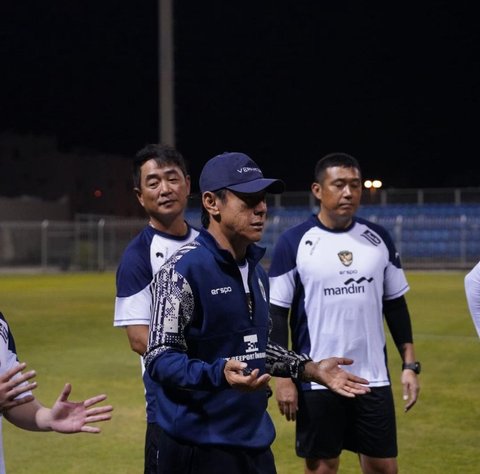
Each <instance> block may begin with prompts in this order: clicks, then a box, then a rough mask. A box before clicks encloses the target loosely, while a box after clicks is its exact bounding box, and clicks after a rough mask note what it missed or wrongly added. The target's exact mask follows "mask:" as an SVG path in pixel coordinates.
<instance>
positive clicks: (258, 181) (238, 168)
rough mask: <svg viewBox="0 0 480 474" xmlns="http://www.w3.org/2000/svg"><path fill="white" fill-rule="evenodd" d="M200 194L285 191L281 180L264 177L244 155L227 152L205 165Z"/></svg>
mask: <svg viewBox="0 0 480 474" xmlns="http://www.w3.org/2000/svg"><path fill="white" fill-rule="evenodd" d="M199 184H200V192H202V193H204V192H205V191H218V190H219V189H222V188H227V189H230V190H231V191H237V192H239V193H247V194H248V193H258V192H260V191H263V190H266V191H267V192H270V193H273V194H280V193H283V191H285V183H284V182H283V181H282V180H281V179H268V178H264V177H263V173H262V170H261V169H260V168H259V167H258V165H257V164H256V163H255V162H254V161H253V160H252V159H251V158H250V157H248V156H247V155H245V154H244V153H237V152H225V153H222V154H221V155H217V156H214V157H213V158H211V159H210V160H208V161H207V162H206V163H205V166H204V167H203V169H202V172H201V174H200V183H199Z"/></svg>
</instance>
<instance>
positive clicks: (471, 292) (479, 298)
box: [464, 262, 480, 337]
mask: <svg viewBox="0 0 480 474" xmlns="http://www.w3.org/2000/svg"><path fill="white" fill-rule="evenodd" d="M464 285H465V296H466V298H467V304H468V309H469V311H470V316H471V317H472V321H473V324H474V325H475V329H476V330H477V334H478V337H480V262H478V263H477V264H476V265H475V266H474V267H473V268H472V269H471V270H470V271H469V272H468V273H467V274H466V275H465V279H464Z"/></svg>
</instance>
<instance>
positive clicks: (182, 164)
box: [113, 144, 198, 474]
mask: <svg viewBox="0 0 480 474" xmlns="http://www.w3.org/2000/svg"><path fill="white" fill-rule="evenodd" d="M133 186H134V188H133V189H134V191H135V194H136V196H137V199H138V202H139V203H140V205H141V206H142V207H143V208H144V210H145V213H146V214H147V217H148V224H147V225H146V226H145V228H144V229H143V230H142V231H141V232H140V233H139V234H138V235H137V236H136V237H134V238H133V240H132V241H131V242H130V243H129V244H128V246H127V247H126V249H125V251H124V253H123V256H122V258H121V260H120V264H119V266H118V269H117V274H116V289H117V293H116V298H115V314H114V323H113V324H114V326H116V327H123V328H125V329H126V334H127V337H128V340H129V343H130V347H131V349H132V350H133V351H134V352H136V353H137V354H139V356H142V355H143V354H144V352H145V351H146V349H147V340H148V327H149V323H150V304H151V298H152V296H151V292H150V283H151V281H152V279H153V276H154V275H155V274H156V273H157V272H158V271H159V269H160V267H161V266H162V265H163V263H164V262H165V261H166V260H167V259H168V258H169V257H170V256H171V255H172V254H173V253H174V252H175V251H176V250H177V249H178V248H180V247H181V246H182V245H184V244H186V243H188V242H190V241H192V240H193V239H194V238H195V237H196V236H197V235H198V231H197V230H196V229H195V228H193V227H192V226H190V225H189V224H188V222H186V220H185V211H186V208H187V204H188V199H189V196H190V175H189V174H188V170H187V164H186V161H185V159H184V158H183V156H182V155H181V153H179V152H178V151H177V150H176V149H175V148H173V147H171V146H168V145H165V144H149V145H146V146H145V147H143V148H142V149H140V150H139V151H138V152H137V153H136V155H135V157H134V159H133ZM140 364H141V374H143V372H144V366H143V359H142V357H140ZM141 374H140V373H139V375H141ZM144 384H145V398H146V412H147V415H146V417H147V428H146V435H145V466H144V468H145V471H144V472H145V474H147V473H151V472H156V464H157V459H158V456H159V449H160V447H159V446H158V445H157V444H158V443H157V440H158V438H159V437H158V435H157V433H156V429H157V428H156V426H157V425H156V423H154V420H155V416H156V413H155V412H156V408H155V397H154V395H153V392H152V389H151V388H150V379H149V377H148V374H145V377H144Z"/></svg>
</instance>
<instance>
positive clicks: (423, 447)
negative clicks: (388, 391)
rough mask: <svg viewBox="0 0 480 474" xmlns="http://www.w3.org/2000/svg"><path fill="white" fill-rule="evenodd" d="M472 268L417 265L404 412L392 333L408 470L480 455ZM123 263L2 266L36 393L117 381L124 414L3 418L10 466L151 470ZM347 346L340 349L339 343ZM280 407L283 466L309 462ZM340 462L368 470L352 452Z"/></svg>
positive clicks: (438, 468) (114, 388)
mask: <svg viewBox="0 0 480 474" xmlns="http://www.w3.org/2000/svg"><path fill="white" fill-rule="evenodd" d="M463 277H464V273H461V272H452V273H450V272H449V273H417V272H409V273H408V278H409V282H410V286H411V290H410V292H409V293H408V294H407V301H408V303H409V306H410V312H411V315H412V321H413V328H414V334H415V344H416V352H417V358H418V359H419V360H421V361H422V364H423V373H422V374H421V375H420V381H421V387H422V390H421V394H420V399H419V401H418V403H417V405H416V406H415V407H414V408H413V409H412V410H411V411H410V412H409V413H404V412H403V401H402V400H401V387H400V382H399V380H400V360H399V356H398V354H397V352H396V349H395V347H394V346H393V344H392V342H391V340H390V339H389V340H388V347H389V359H390V370H391V373H392V374H393V389H394V393H395V399H396V407H397V419H398V434H399V450H400V454H399V466H400V472H402V473H405V474H424V473H426V472H428V473H429V474H455V473H461V474H469V473H472V474H473V473H477V472H479V463H480V341H479V339H478V337H477V335H476V332H475V329H474V327H473V323H472V321H471V318H470V315H469V313H468V310H467V306H466V302H465V297H464V290H463ZM114 296H115V288H114V275H113V273H98V274H97V273H95V274H94V273H91V274H59V275H2V276H0V311H2V312H3V313H4V315H5V316H6V317H7V320H8V322H9V324H10V326H11V329H12V331H13V334H14V336H15V340H16V344H17V351H18V354H19V358H20V360H22V361H25V362H27V363H28V366H29V368H32V369H35V370H36V371H37V373H38V375H37V382H38V383H39V387H38V388H37V389H36V391H35V395H36V396H37V397H38V398H39V399H40V400H41V401H42V402H43V403H44V404H45V405H47V406H51V404H53V402H54V400H55V399H56V397H57V396H58V394H59V393H60V390H61V389H62V387H63V385H64V383H65V382H71V383H72V384H73V392H72V396H71V399H73V400H79V399H83V398H86V397H89V396H92V395H95V394H97V393H101V392H104V393H107V395H108V396H109V400H108V401H109V403H111V404H112V405H114V412H113V418H112V420H111V421H110V422H108V423H104V424H102V425H101V427H102V433H101V434H99V435H88V434H76V435H69V436H65V435H59V434H57V433H31V432H27V431H22V430H19V429H18V428H15V427H13V426H12V425H10V424H9V423H8V422H7V421H4V422H3V432H4V448H5V459H6V464H7V472H8V473H9V474H26V473H28V474H31V473H35V474H47V473H48V474H59V473H62V474H65V473H67V474H70V473H71V474H74V473H82V474H85V473H89V474H90V473H92V474H97V473H102V474H109V473H112V474H114V473H115V474H137V473H138V474H141V473H142V472H143V445H144V433H145V414H144V413H145V411H144V399H143V386H142V382H141V379H140V362H139V358H138V356H137V355H136V354H134V353H133V352H131V351H130V348H129V345H128V342H127V338H126V336H125V334H124V332H123V330H121V329H116V328H114V327H113V326H112V318H113V303H114ZM336 355H340V354H336ZM270 412H271V414H272V416H273V418H274V420H275V424H276V427H277V439H276V440H275V443H274V445H273V449H274V453H275V457H276V460H277V468H278V473H279V474H296V473H302V472H303V461H302V460H301V459H299V458H297V457H296V455H295V452H294V448H293V446H294V425H293V423H288V422H287V421H286V420H284V419H282V418H280V417H279V416H278V410H277V408H276V406H275V404H274V402H273V401H272V403H271V406H270ZM340 472H341V473H343V474H348V473H358V472H360V471H359V468H358V462H357V459H356V457H355V456H354V455H353V454H351V453H348V452H344V453H343V455H342V461H341V466H340Z"/></svg>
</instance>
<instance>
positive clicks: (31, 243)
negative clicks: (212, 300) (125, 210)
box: [0, 191, 480, 273]
mask: <svg viewBox="0 0 480 474" xmlns="http://www.w3.org/2000/svg"><path fill="white" fill-rule="evenodd" d="M444 192H445V191H444ZM452 196H454V199H453V202H452V201H450V202H447V203H445V204H443V203H441V202H440V203H435V204H429V203H426V202H425V194H423V202H421V203H419V202H418V201H416V202H415V203H408V202H407V203H404V204H395V203H390V204H385V203H384V202H382V203H373V204H372V203H368V202H364V204H363V205H362V206H361V208H360V211H359V215H360V216H363V217H365V218H367V219H370V220H372V221H375V222H377V223H379V224H381V225H383V226H384V227H386V228H387V229H388V231H389V232H390V234H391V235H392V237H393V239H394V242H395V244H396V246H397V249H398V250H399V252H400V255H401V257H402V262H403V265H404V267H405V268H408V269H467V268H469V267H471V266H473V265H474V264H475V263H476V262H477V261H478V260H480V199H479V200H478V201H475V200H474V202H471V201H470V200H468V199H467V200H463V201H462V200H461V199H460V200H459V196H460V197H461V193H460V194H459V193H453V194H452ZM279 198H280V196H272V202H270V203H269V218H268V222H267V226H266V230H265V233H264V237H263V239H262V241H261V244H263V245H264V246H265V247H266V248H267V253H266V256H265V260H264V262H265V264H266V265H267V266H268V261H269V258H270V255H271V251H272V249H273V246H274V244H275V242H276V239H277V237H278V235H279V234H280V233H281V232H282V231H283V230H285V229H286V228H287V227H290V226H292V225H295V224H297V223H299V222H301V221H303V220H305V219H306V218H307V217H308V215H309V214H310V213H312V212H316V203H315V202H312V200H311V197H310V193H302V194H300V193H294V194H293V195H292V193H290V195H288V194H287V193H286V195H282V196H281V200H279ZM417 198H418V192H417ZM287 203H288V204H287ZM293 203H295V204H293ZM197 204H198V203H197ZM187 218H188V220H189V222H191V223H192V225H195V226H197V227H198V226H200V213H199V210H198V208H196V206H195V205H191V206H190V207H189V210H188V211H187ZM145 225H146V220H145V219H125V220H122V219H115V218H109V217H98V216H97V217H95V216H79V218H78V219H76V220H75V221H71V222H70V221H69V222H65V221H47V220H43V221H28V222H23V221H10V222H0V271H2V272H3V273H6V272H12V271H17V272H18V271H42V272H49V271H105V270H114V269H115V268H116V267H117V265H118V262H119V260H120V257H121V255H122V252H123V251H124V249H125V247H126V245H127V244H128V242H129V241H130V240H131V239H132V238H133V237H134V236H135V235H136V234H137V233H138V232H139V231H140V230H141V229H142V228H143V227H144V226H145Z"/></svg>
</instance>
